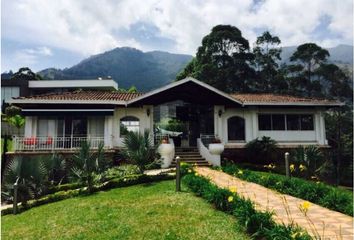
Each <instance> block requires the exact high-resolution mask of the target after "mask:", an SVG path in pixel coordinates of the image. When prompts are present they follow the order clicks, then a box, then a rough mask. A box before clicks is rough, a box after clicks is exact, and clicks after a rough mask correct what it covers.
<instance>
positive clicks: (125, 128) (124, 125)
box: [120, 116, 140, 137]
mask: <svg viewBox="0 0 354 240" xmlns="http://www.w3.org/2000/svg"><path fill="white" fill-rule="evenodd" d="M139 129H140V123H139V119H138V118H136V117H131V116H128V117H124V118H122V119H121V120H120V136H121V137H122V136H125V135H126V134H127V133H128V132H139Z"/></svg>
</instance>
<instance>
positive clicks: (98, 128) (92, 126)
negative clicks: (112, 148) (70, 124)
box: [88, 116, 104, 137]
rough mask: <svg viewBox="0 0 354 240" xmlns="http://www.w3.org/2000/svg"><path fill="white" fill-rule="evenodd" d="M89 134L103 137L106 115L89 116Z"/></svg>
mask: <svg viewBox="0 0 354 240" xmlns="http://www.w3.org/2000/svg"><path fill="white" fill-rule="evenodd" d="M88 123H89V124H88V125H89V129H88V130H89V135H90V136H92V137H103V135H104V117H101V116H95V117H89V118H88Z"/></svg>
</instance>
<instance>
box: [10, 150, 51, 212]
mask: <svg viewBox="0 0 354 240" xmlns="http://www.w3.org/2000/svg"><path fill="white" fill-rule="evenodd" d="M4 174H5V176H4V186H3V191H5V192H9V193H10V194H9V195H11V196H13V191H14V184H15V183H17V185H18V201H19V202H21V203H22V205H23V206H26V205H27V202H28V200H29V199H32V198H35V197H37V196H39V195H41V194H42V193H43V192H44V185H43V183H44V181H45V178H46V168H45V166H44V164H43V162H42V161H38V160H37V159H31V158H26V157H15V158H13V159H11V160H10V161H9V162H8V164H7V166H6V168H5V173H4Z"/></svg>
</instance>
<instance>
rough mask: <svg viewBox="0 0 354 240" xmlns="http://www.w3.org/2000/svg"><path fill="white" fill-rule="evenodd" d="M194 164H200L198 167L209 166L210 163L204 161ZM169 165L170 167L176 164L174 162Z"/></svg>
mask: <svg viewBox="0 0 354 240" xmlns="http://www.w3.org/2000/svg"><path fill="white" fill-rule="evenodd" d="M196 165H197V166H200V167H202V166H203V167H210V166H211V164H209V163H208V162H205V163H196ZM170 167H171V168H173V167H176V164H175V163H171V165H170Z"/></svg>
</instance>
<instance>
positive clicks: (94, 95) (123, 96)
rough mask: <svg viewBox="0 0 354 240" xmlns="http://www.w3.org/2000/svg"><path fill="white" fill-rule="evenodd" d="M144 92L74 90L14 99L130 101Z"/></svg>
mask: <svg viewBox="0 0 354 240" xmlns="http://www.w3.org/2000/svg"><path fill="white" fill-rule="evenodd" d="M141 95H143V93H121V92H113V91H112V92H110V91H82V90H80V91H74V92H65V93H50V94H43V95H34V96H29V97H18V98H14V99H21V100H22V99H23V100H60V101H61V100H68V101H70V100H80V101H86V100H87V101H128V100H131V99H133V98H136V97H139V96H141Z"/></svg>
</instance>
